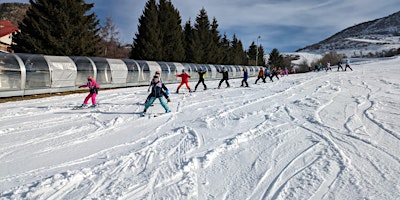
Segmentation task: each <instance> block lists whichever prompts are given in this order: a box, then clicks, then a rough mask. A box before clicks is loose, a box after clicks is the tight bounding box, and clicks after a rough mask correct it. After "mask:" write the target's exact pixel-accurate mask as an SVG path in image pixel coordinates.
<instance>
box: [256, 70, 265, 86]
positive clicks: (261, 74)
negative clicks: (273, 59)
mask: <svg viewBox="0 0 400 200" xmlns="http://www.w3.org/2000/svg"><path fill="white" fill-rule="evenodd" d="M260 78H261V79H262V80H263V82H264V83H265V75H264V69H263V68H262V67H260V71H259V72H258V77H257V80H256V82H255V83H254V84H257V81H258V80H260Z"/></svg>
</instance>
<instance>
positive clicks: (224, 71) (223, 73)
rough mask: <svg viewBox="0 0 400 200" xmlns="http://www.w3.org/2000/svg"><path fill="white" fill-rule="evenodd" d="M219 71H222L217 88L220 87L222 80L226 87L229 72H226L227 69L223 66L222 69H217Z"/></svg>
mask: <svg viewBox="0 0 400 200" xmlns="http://www.w3.org/2000/svg"><path fill="white" fill-rule="evenodd" d="M219 73H222V79H221V81H220V82H219V84H218V89H219V88H221V84H222V82H224V81H225V83H226V87H230V85H229V82H228V80H229V72H228V70H227V69H226V68H225V67H222V70H221V71H219Z"/></svg>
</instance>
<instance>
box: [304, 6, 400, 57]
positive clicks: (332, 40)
mask: <svg viewBox="0 0 400 200" xmlns="http://www.w3.org/2000/svg"><path fill="white" fill-rule="evenodd" d="M331 51H336V52H338V53H343V54H346V55H347V56H350V57H383V56H391V55H395V54H400V11H399V12H396V13H394V14H391V15H389V16H387V17H383V18H380V19H375V20H372V21H369V22H364V23H361V24H358V25H355V26H352V27H349V28H347V29H344V30H343V31H340V32H338V33H336V34H334V35H333V36H331V37H329V38H327V39H325V40H323V41H321V42H318V43H316V44H313V45H310V46H307V47H304V48H302V49H299V50H297V52H312V53H326V52H331Z"/></svg>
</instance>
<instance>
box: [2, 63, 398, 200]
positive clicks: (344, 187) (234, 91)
mask: <svg viewBox="0 0 400 200" xmlns="http://www.w3.org/2000/svg"><path fill="white" fill-rule="evenodd" d="M398 61H399V59H394V60H385V61H380V62H378V64H375V63H367V64H360V65H353V69H354V71H350V72H336V71H333V72H317V73H316V72H313V73H307V74H298V75H290V76H287V77H282V78H281V79H280V80H279V81H277V80H275V81H274V82H267V83H259V84H257V85H254V84H252V83H254V78H251V79H249V83H250V86H251V87H250V88H241V87H240V88H239V87H235V86H238V85H239V84H240V81H241V80H239V79H238V80H230V83H231V84H232V85H233V87H231V88H224V87H222V88H221V89H209V90H205V91H198V92H194V93H184V94H171V95H170V97H171V100H172V102H170V103H169V106H170V108H171V109H172V113H169V114H165V115H160V116H158V117H153V116H152V114H150V115H148V116H146V117H140V113H141V111H142V110H143V104H142V103H141V102H143V100H144V99H145V98H146V96H147V93H146V89H147V88H145V87H142V88H126V89H116V90H102V91H100V93H99V95H98V101H99V107H98V108H95V109H85V110H72V108H73V107H74V106H75V105H79V104H80V102H81V101H82V100H83V98H84V97H85V95H86V94H73V95H68V96H62V97H51V98H44V99H36V100H27V101H20V102H9V103H3V104H0V111H1V113H2V115H1V117H0V199H249V200H250V199H399V198H400V194H399V192H398V191H400V186H399V185H400V181H399V179H398V177H399V175H400V153H399V150H398V146H399V145H400V133H399V130H400V127H399V125H398V119H399V116H400V106H399V95H400V82H399V80H398V76H399V75H400V74H399V70H398V69H397V68H396V67H397V66H396V63H398ZM377 65H379V66H380V65H387V67H388V68H389V69H386V68H385V69H383V70H382V68H377V67H376V66H377ZM195 83H196V82H192V83H191V85H194V84H195ZM217 84H218V81H208V82H207V85H208V87H209V88H213V86H216V85H217ZM167 87H168V88H169V89H170V90H174V89H175V88H176V87H177V84H167ZM200 89H201V88H200ZM182 91H183V92H185V91H186V90H185V89H182ZM148 112H149V113H163V112H164V110H163V108H162V107H161V105H160V104H159V103H158V102H157V101H156V102H155V104H154V106H153V107H150V108H149V111H148Z"/></svg>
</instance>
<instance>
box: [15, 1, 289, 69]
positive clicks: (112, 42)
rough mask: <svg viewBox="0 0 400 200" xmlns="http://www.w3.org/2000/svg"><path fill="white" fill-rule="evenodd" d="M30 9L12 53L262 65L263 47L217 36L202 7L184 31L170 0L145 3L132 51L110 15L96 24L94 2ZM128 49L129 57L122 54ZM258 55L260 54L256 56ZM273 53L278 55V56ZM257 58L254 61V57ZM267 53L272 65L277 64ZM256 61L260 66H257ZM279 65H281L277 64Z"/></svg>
mask: <svg viewBox="0 0 400 200" xmlns="http://www.w3.org/2000/svg"><path fill="white" fill-rule="evenodd" d="M29 2H30V7H29V9H28V10H27V12H26V15H25V17H24V18H23V20H22V21H20V22H19V24H18V25H19V28H20V32H18V33H16V34H14V37H13V41H14V44H13V45H12V48H13V50H14V51H15V52H17V53H18V52H21V53H35V54H46V55H60V56H103V57H110V58H112V57H115V58H122V57H129V58H131V59H137V60H154V61H166V62H187V63H201V64H224V65H230V64H232V65H265V61H264V58H263V56H264V54H265V52H264V48H263V47H262V45H258V46H257V45H256V44H255V43H254V41H253V42H252V44H251V45H250V46H249V47H248V50H244V47H243V44H242V42H241V40H240V39H238V38H237V36H236V35H235V34H234V35H233V37H232V39H229V38H228V37H227V35H226V34H225V33H224V34H223V35H221V34H220V32H219V30H218V26H219V24H218V22H217V19H216V18H213V19H212V21H210V20H209V17H208V15H207V12H206V10H205V9H204V8H202V9H201V10H200V12H199V14H198V15H197V16H196V18H195V20H194V21H193V22H192V21H191V19H189V20H188V21H187V22H186V23H185V25H184V26H183V27H182V25H181V23H182V20H181V16H180V13H179V11H178V10H177V9H176V8H175V7H174V5H173V4H172V3H171V1H170V0H159V2H158V3H156V0H148V1H147V2H146V5H145V8H144V10H143V13H142V15H141V16H140V18H139V23H138V31H137V33H136V34H135V35H134V38H133V44H132V45H130V47H131V48H126V46H122V45H121V44H120V42H119V38H118V37H119V36H118V34H119V33H118V30H117V27H116V26H115V25H114V24H113V22H112V19H111V18H110V17H107V18H106V21H105V25H104V26H100V23H99V20H98V19H97V16H96V14H95V13H90V10H91V9H92V8H93V7H94V3H86V2H85V0H29ZM127 49H130V52H129V53H126V51H128V50H127ZM257 52H258V54H257ZM276 53H277V54H276ZM257 56H258V58H256V57H257ZM279 56H280V55H279V52H278V51H277V49H274V50H273V51H272V52H271V54H270V60H269V62H270V64H274V63H272V62H274V60H279V59H280V58H279ZM256 60H257V62H258V63H256ZM279 62H281V61H279Z"/></svg>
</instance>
